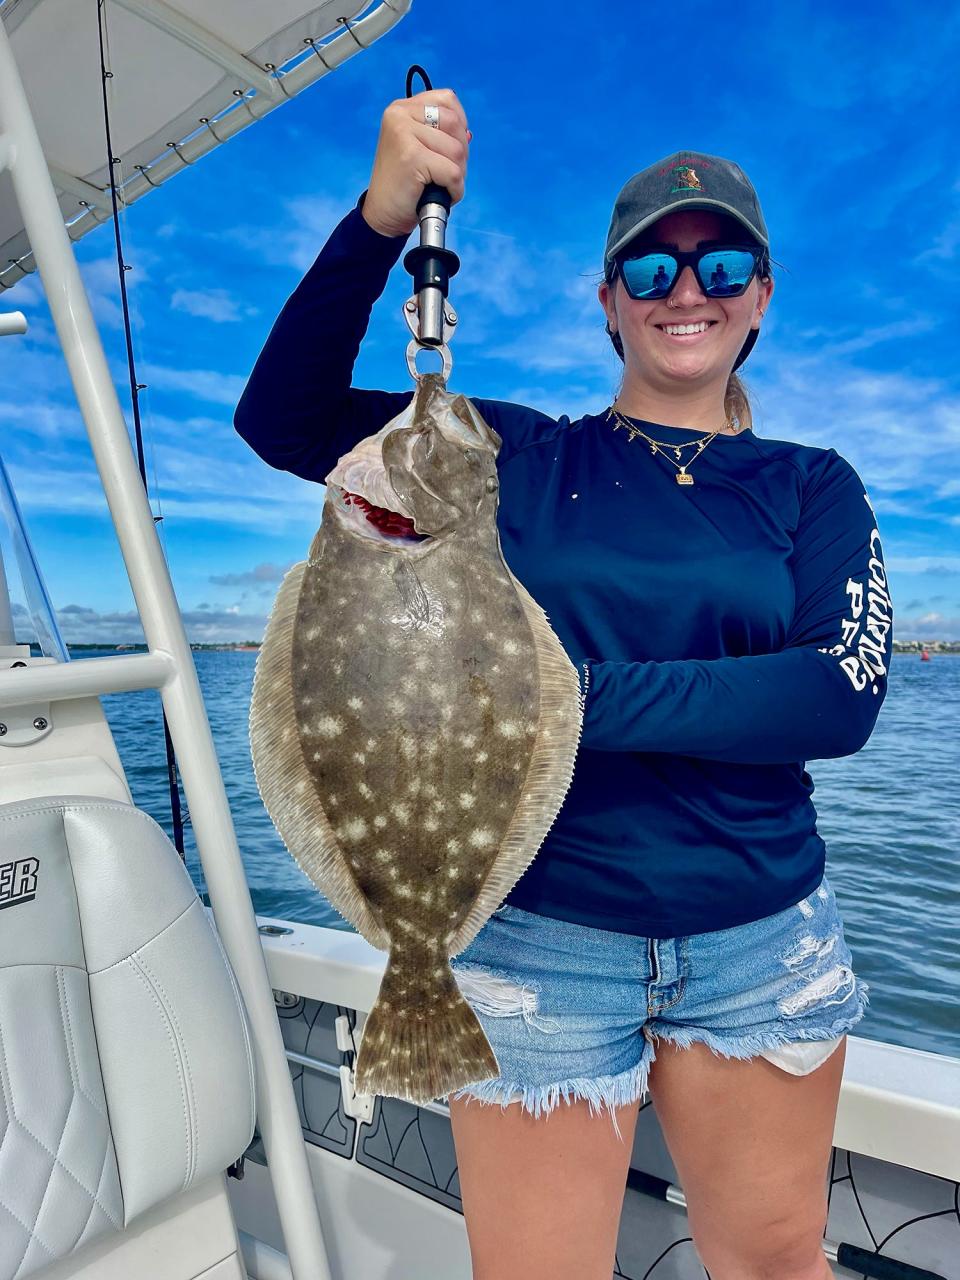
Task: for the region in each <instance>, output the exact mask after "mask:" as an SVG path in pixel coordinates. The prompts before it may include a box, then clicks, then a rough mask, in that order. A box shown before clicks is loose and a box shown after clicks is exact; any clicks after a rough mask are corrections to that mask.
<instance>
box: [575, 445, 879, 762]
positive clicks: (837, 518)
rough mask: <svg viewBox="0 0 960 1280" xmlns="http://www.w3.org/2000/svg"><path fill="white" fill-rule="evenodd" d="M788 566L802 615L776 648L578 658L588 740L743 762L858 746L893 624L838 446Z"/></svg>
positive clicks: (811, 490)
mask: <svg viewBox="0 0 960 1280" xmlns="http://www.w3.org/2000/svg"><path fill="white" fill-rule="evenodd" d="M792 568H793V573H794V580H795V583H796V608H795V611H794V617H793V622H792V625H791V627H790V631H789V634H788V636H787V639H786V642H785V644H784V647H783V649H782V650H781V651H780V652H778V653H770V654H757V655H750V656H747V657H741V658H715V659H710V660H706V661H697V660H690V661H686V660H678V661H672V662H601V661H593V660H590V659H587V660H586V661H585V662H581V663H580V677H581V684H582V685H586V686H587V693H586V701H585V714H584V727H583V735H582V738H581V742H582V745H583V746H585V747H591V748H593V749H595V750H600V751H649V752H667V753H671V754H675V755H686V756H695V757H699V758H701V759H705V760H725V761H730V762H733V763H741V764H784V763H793V762H797V761H806V760H817V759H828V758H831V757H834V756H845V755H851V754H852V753H853V752H855V751H858V750H859V749H860V748H861V747H862V746H863V744H864V743H865V742H866V741H867V739H868V738H869V736H870V733H871V731H872V729H873V726H874V724H875V722H876V719H877V714H878V712H879V710H880V704H881V703H882V702H883V699H884V695H885V693H886V685H887V672H888V670H889V665H890V652H891V647H892V629H893V617H892V608H891V603H890V596H889V592H888V589H887V579H886V573H885V571H884V566H883V557H882V553H881V548H880V538H879V534H878V532H877V528H876V521H875V519H874V515H873V510H872V508H871V506H870V504H869V501H868V500H867V497H866V494H865V493H864V489H863V485H862V483H861V481H860V478H859V476H858V475H857V473H856V472H855V471H854V469H853V468H852V467H851V466H850V464H849V463H847V462H846V461H845V460H844V459H843V458H841V457H840V456H839V455H838V454H837V453H835V452H834V451H833V450H832V449H831V450H827V451H826V452H825V454H824V457H823V461H822V463H821V465H820V468H819V471H818V472H817V474H816V475H815V476H811V477H810V479H809V480H808V487H807V491H806V492H805V494H804V499H803V505H802V509H801V514H800V524H799V527H798V529H797V533H796V542H795V551H794V555H793V557H792ZM584 668H586V669H584Z"/></svg>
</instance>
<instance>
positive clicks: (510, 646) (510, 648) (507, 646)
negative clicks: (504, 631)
mask: <svg viewBox="0 0 960 1280" xmlns="http://www.w3.org/2000/svg"><path fill="white" fill-rule="evenodd" d="M503 652H504V653H509V654H514V653H519V652H520V646H519V645H518V644H517V642H516V640H504V642H503Z"/></svg>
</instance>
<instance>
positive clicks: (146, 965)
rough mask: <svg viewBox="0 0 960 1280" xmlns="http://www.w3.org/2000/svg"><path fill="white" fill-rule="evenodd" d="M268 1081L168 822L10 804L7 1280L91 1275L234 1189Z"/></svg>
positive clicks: (5, 859) (0, 822)
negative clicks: (86, 1263)
mask: <svg viewBox="0 0 960 1280" xmlns="http://www.w3.org/2000/svg"><path fill="white" fill-rule="evenodd" d="M253 1072H254V1066H253V1053H252V1048H251V1043H250V1037H249V1033H248V1029H247V1023H246V1016H245V1014H244V1011H243V1005H242V1002H241V998H240V993H239V991H238V989H237V985H236V981H235V979H234V977H233V974H232V971H231V969H230V966H229V964H228V962H227V959H226V956H225V955H224V953H223V949H222V947H221V945H220V941H219V938H218V937H217V935H216V932H215V930H214V928H213V927H212V925H211V924H210V922H209V920H208V919H207V914H206V912H205V911H204V908H203V905H202V903H201V902H200V899H199V898H198V896H197V893H196V891H195V889H194V887H193V884H192V882H191V880H190V877H189V875H188V873H187V871H186V869H185V867H184V866H183V863H182V862H181V860H180V857H179V855H178V854H177V852H176V850H175V849H174V847H173V845H172V844H171V843H170V841H169V840H168V839H167V837H166V836H165V835H164V833H163V831H162V830H161V829H160V827H158V826H157V824H156V823H155V822H154V821H153V819H152V818H150V817H148V816H147V815H146V814H145V813H142V812H141V811H140V810H139V809H136V808H134V807H133V806H132V805H129V804H124V803H122V802H119V801H117V800H114V799H109V798H96V797H90V796H54V797H47V798H44V799H39V800H38V799H33V800H23V801H19V802H17V803H14V804H5V805H0V1280H24V1278H25V1277H27V1276H32V1275H34V1274H35V1273H37V1272H39V1271H41V1270H44V1269H47V1268H49V1267H53V1265H54V1264H55V1263H56V1262H57V1261H58V1260H61V1259H64V1258H66V1257H68V1256H69V1255H72V1254H73V1253H74V1251H78V1258H77V1264H78V1267H79V1266H80V1265H81V1263H82V1250H83V1248H84V1246H86V1245H88V1244H92V1242H94V1241H98V1242H99V1244H100V1247H102V1245H103V1243H104V1242H105V1240H107V1239H109V1237H110V1236H112V1235H117V1233H122V1232H124V1231H125V1229H126V1228H127V1227H129V1226H130V1224H131V1223H133V1222H135V1221H136V1220H137V1219H138V1218H139V1217H140V1216H141V1215H143V1214H145V1213H146V1212H147V1211H148V1210H150V1209H151V1208H152V1207H153V1206H156V1205H158V1204H160V1203H161V1202H164V1201H167V1200H168V1199H170V1198H171V1197H174V1196H177V1195H178V1194H181V1193H184V1192H186V1191H187V1190H188V1189H189V1188H193V1187H195V1186H196V1185H198V1184H200V1183H202V1182H203V1181H204V1180H205V1179H206V1180H209V1179H210V1178H211V1176H212V1175H221V1176H222V1171H223V1170H224V1169H226V1168H227V1166H228V1165H230V1164H231V1163H233V1161H234V1160H236V1159H237V1157H238V1156H239V1155H240V1154H241V1153H242V1152H243V1151H244V1150H245V1148H246V1147H247V1145H248V1143H249V1141H250V1139H251V1137H252V1134H253V1127H254V1118H255V1116H254V1105H255V1104H254V1074H253ZM55 1269H56V1270H57V1271H58V1272H59V1271H60V1267H56V1268H55ZM191 1274H193V1273H192V1272H191Z"/></svg>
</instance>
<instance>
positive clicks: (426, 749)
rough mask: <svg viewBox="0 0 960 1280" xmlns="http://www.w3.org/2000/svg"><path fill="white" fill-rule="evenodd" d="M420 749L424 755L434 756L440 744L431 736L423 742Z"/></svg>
mask: <svg viewBox="0 0 960 1280" xmlns="http://www.w3.org/2000/svg"><path fill="white" fill-rule="evenodd" d="M421 750H422V751H423V754H424V755H425V756H435V755H436V754H437V752H438V751H439V750H440V744H439V743H438V742H436V741H435V740H434V739H433V738H428V739H427V741H426V742H424V744H423V746H422V748H421Z"/></svg>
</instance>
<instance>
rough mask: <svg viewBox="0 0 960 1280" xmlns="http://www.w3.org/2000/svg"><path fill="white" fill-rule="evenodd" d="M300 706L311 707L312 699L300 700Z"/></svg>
mask: <svg viewBox="0 0 960 1280" xmlns="http://www.w3.org/2000/svg"><path fill="white" fill-rule="evenodd" d="M300 705H301V707H312V706H313V699H312V698H301V699H300Z"/></svg>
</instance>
